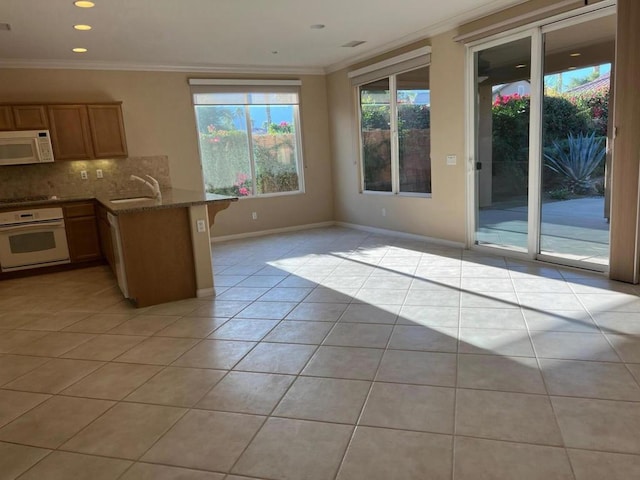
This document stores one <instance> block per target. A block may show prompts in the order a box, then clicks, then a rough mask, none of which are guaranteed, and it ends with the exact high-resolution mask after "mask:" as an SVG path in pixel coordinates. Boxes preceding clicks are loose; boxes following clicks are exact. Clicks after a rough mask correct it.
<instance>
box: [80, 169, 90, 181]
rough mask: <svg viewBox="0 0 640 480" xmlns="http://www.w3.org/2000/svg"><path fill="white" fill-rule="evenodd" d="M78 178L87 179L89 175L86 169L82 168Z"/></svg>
mask: <svg viewBox="0 0 640 480" xmlns="http://www.w3.org/2000/svg"><path fill="white" fill-rule="evenodd" d="M80 178H81V179H82V180H88V179H89V175H87V171H86V170H82V171H81V172H80Z"/></svg>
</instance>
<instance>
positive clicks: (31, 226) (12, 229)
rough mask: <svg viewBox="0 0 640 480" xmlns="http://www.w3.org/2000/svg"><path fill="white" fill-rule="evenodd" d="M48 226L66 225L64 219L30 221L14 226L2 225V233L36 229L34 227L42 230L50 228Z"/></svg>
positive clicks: (0, 230)
mask: <svg viewBox="0 0 640 480" xmlns="http://www.w3.org/2000/svg"><path fill="white" fill-rule="evenodd" d="M48 227H64V221H63V220H55V221H53V222H40V223H29V224H26V225H15V226H12V227H0V233H4V232H15V231H18V230H34V229H39V230H42V229H43V228H48Z"/></svg>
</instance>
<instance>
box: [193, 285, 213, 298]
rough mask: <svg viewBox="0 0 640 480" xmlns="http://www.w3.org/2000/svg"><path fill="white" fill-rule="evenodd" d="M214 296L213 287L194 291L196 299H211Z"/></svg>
mask: <svg viewBox="0 0 640 480" xmlns="http://www.w3.org/2000/svg"><path fill="white" fill-rule="evenodd" d="M214 294H215V290H214V289H213V287H211V288H198V289H197V290H196V297H198V298H202V297H211V296H213V295H214Z"/></svg>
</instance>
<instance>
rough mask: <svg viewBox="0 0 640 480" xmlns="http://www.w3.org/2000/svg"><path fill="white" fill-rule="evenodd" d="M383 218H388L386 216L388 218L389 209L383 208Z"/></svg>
mask: <svg viewBox="0 0 640 480" xmlns="http://www.w3.org/2000/svg"><path fill="white" fill-rule="evenodd" d="M382 216H383V217H386V216H387V209H386V208H383V209H382Z"/></svg>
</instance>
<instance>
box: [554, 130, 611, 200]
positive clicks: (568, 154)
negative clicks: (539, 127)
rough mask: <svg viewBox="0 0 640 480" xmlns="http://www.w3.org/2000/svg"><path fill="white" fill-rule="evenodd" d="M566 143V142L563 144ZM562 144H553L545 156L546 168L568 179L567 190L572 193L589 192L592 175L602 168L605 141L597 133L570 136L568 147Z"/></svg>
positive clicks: (567, 142) (556, 142)
mask: <svg viewBox="0 0 640 480" xmlns="http://www.w3.org/2000/svg"><path fill="white" fill-rule="evenodd" d="M562 143H564V142H562ZM562 143H561V142H558V141H555V140H554V142H553V147H552V148H551V149H549V153H545V154H544V156H545V158H546V159H547V163H546V166H547V167H548V168H550V169H551V170H553V171H554V172H556V173H559V174H560V175H563V176H564V177H566V179H567V188H568V189H569V190H570V191H571V192H572V193H581V192H587V191H589V190H590V189H591V186H592V183H593V180H592V179H591V175H592V174H593V172H594V170H595V169H596V168H598V166H600V163H601V162H602V160H603V159H604V156H605V146H604V139H603V138H602V137H599V138H596V133H595V132H593V133H591V134H590V135H589V134H582V133H579V134H578V135H576V136H573V135H572V134H569V138H567V141H566V147H565V146H563V145H562Z"/></svg>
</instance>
